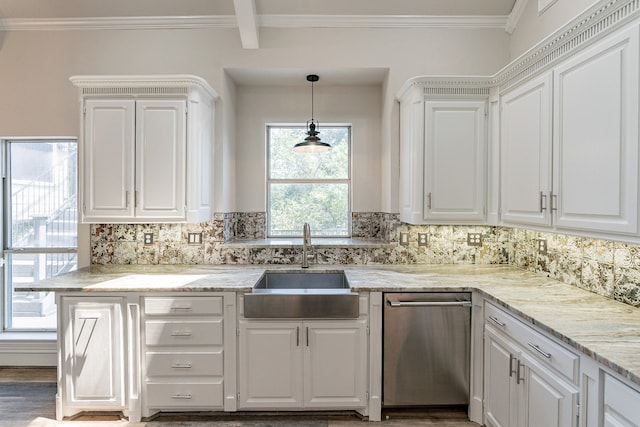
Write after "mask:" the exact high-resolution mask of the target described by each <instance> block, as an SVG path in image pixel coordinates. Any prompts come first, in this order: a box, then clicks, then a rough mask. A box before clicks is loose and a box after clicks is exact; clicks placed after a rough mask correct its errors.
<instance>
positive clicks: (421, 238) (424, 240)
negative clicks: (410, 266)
mask: <svg viewBox="0 0 640 427" xmlns="http://www.w3.org/2000/svg"><path fill="white" fill-rule="evenodd" d="M428 244H429V235H428V234H427V233H418V246H427V245H428Z"/></svg>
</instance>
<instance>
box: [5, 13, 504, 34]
mask: <svg viewBox="0 0 640 427" xmlns="http://www.w3.org/2000/svg"><path fill="white" fill-rule="evenodd" d="M507 19H508V18H507V17H506V16H427V15H424V16H420V15H416V16H409V15H406V16H405V15H256V20H257V24H258V26H259V27H271V28H499V29H504V28H505V27H506V25H507ZM3 24H4V29H5V30H8V31H50V30H155V29H193V28H237V27H238V23H237V19H236V16H235V15H210V16H135V17H108V18H105V17H101V18H57V19H56V18H52V19H24V18H9V19H5V20H4V22H3Z"/></svg>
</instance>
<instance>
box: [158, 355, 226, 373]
mask: <svg viewBox="0 0 640 427" xmlns="http://www.w3.org/2000/svg"><path fill="white" fill-rule="evenodd" d="M146 357H147V377H154V376H222V374H223V372H222V351H218V352H208V353H197V352H182V353H156V352H148V353H146Z"/></svg>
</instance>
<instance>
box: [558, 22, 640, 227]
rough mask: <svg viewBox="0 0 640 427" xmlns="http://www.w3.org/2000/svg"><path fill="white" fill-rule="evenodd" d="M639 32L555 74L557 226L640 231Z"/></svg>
mask: <svg viewBox="0 0 640 427" xmlns="http://www.w3.org/2000/svg"><path fill="white" fill-rule="evenodd" d="M638 31H639V27H638V26H635V27H633V28H631V29H629V30H627V31H625V32H622V33H620V34H616V35H615V36H613V37H609V38H607V39H605V40H604V41H603V42H601V43H599V44H598V45H596V46H594V47H592V48H591V49H589V50H587V51H586V52H584V53H583V54H580V55H576V56H575V57H574V58H571V59H570V60H568V61H566V62H565V63H563V64H561V65H560V66H558V67H557V68H556V70H555V71H554V108H555V111H554V184H553V187H554V189H553V192H554V195H556V196H554V197H557V200H555V201H554V207H555V208H556V216H555V218H554V220H555V223H556V226H558V227H564V228H571V229H585V230H599V231H609V232H616V233H636V232H637V231H638V217H637V215H638V114H639V110H638V99H639V92H638V82H639V79H638V75H639V74H638V71H639V70H638V62H639V49H640V48H639V44H638V38H639V37H638Z"/></svg>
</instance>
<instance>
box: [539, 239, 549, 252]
mask: <svg viewBox="0 0 640 427" xmlns="http://www.w3.org/2000/svg"><path fill="white" fill-rule="evenodd" d="M538 253H539V254H540V255H546V254H547V240H546V239H538Z"/></svg>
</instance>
